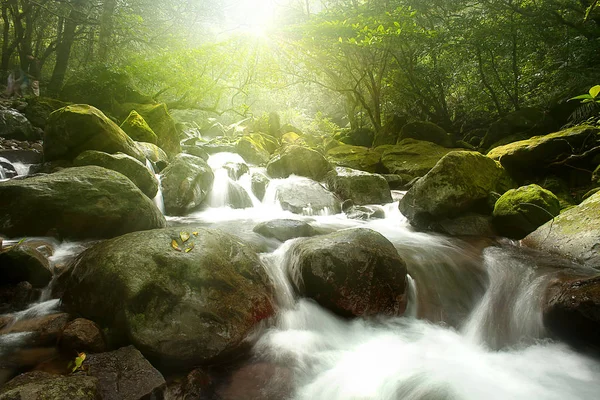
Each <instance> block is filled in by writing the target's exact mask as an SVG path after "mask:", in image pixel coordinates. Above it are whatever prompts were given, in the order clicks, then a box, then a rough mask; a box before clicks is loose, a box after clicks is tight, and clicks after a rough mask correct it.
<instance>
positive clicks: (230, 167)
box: [223, 162, 250, 181]
mask: <svg viewBox="0 0 600 400" xmlns="http://www.w3.org/2000/svg"><path fill="white" fill-rule="evenodd" d="M223 168H225V169H226V170H227V175H228V176H229V178H231V179H232V180H234V181H237V180H238V179H240V177H241V176H242V175H244V174H247V173H248V172H250V168H248V165H246V164H245V163H240V162H226V163H225V164H223Z"/></svg>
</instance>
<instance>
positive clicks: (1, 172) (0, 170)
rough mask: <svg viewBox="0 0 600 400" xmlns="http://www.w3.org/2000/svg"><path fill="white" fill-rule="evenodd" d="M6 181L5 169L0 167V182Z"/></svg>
mask: <svg viewBox="0 0 600 400" xmlns="http://www.w3.org/2000/svg"><path fill="white" fill-rule="evenodd" d="M4 179H6V172H4V167H3V166H2V165H0V180H4Z"/></svg>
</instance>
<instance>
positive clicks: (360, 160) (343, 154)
mask: <svg viewBox="0 0 600 400" xmlns="http://www.w3.org/2000/svg"><path fill="white" fill-rule="evenodd" d="M382 153H383V148H377V149H369V148H367V147H362V146H350V145H341V146H335V147H332V148H330V149H329V150H328V151H327V159H328V160H329V161H330V162H331V164H333V165H335V166H338V167H347V168H353V169H358V170H360V171H366V172H379V170H381V168H382V166H381V154H382Z"/></svg>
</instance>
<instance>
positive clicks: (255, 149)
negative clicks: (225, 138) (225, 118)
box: [235, 134, 271, 165]
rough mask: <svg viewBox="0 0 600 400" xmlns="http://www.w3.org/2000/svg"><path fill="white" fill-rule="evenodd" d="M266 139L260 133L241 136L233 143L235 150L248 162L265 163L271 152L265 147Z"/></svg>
mask: <svg viewBox="0 0 600 400" xmlns="http://www.w3.org/2000/svg"><path fill="white" fill-rule="evenodd" d="M266 147H267V141H265V139H264V138H263V136H262V135H260V134H253V135H246V136H242V137H241V138H240V139H239V140H238V141H237V143H236V145H235V152H236V153H238V154H239V155H240V156H242V158H243V159H244V160H245V161H246V162H247V163H250V164H254V165H265V164H267V163H268V162H269V158H271V154H270V153H269V151H268V150H267V149H266Z"/></svg>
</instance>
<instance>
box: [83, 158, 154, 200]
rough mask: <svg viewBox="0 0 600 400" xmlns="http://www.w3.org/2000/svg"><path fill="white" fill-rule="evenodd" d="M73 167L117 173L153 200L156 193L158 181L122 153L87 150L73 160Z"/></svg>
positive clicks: (139, 163) (137, 162) (143, 166)
mask: <svg viewBox="0 0 600 400" xmlns="http://www.w3.org/2000/svg"><path fill="white" fill-rule="evenodd" d="M73 165H74V166H75V167H84V166H86V165H97V166H99V167H103V168H106V169H111V170H113V171H117V172H120V173H122V174H123V175H125V176H126V177H128V178H129V179H130V180H131V182H133V183H134V185H135V186H137V187H138V188H139V189H140V190H141V191H142V192H143V193H144V194H145V195H146V196H148V197H149V198H151V199H153V198H154V196H156V193H157V192H158V181H157V180H156V177H155V176H154V173H152V172H150V170H149V169H148V168H147V167H146V166H145V165H144V164H142V163H141V162H139V161H138V160H136V159H135V158H133V157H130V156H128V155H127V154H123V153H116V154H108V153H104V152H102V151H96V150H87V151H84V152H83V153H81V154H80V155H78V156H77V158H75V160H73Z"/></svg>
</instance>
